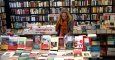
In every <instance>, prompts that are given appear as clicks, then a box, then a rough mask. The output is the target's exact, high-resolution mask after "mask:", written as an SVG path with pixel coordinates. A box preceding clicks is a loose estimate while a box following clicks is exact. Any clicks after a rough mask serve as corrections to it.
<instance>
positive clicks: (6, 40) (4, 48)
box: [1, 36, 9, 50]
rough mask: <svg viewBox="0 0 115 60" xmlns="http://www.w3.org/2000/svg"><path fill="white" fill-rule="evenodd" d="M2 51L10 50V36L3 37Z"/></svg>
mask: <svg viewBox="0 0 115 60" xmlns="http://www.w3.org/2000/svg"><path fill="white" fill-rule="evenodd" d="M1 39H2V41H1V49H2V50H7V49H8V43H9V36H1Z"/></svg>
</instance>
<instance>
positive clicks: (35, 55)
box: [29, 53, 39, 57]
mask: <svg viewBox="0 0 115 60" xmlns="http://www.w3.org/2000/svg"><path fill="white" fill-rule="evenodd" d="M38 55H39V54H38V53H30V55H29V57H37V56H38Z"/></svg>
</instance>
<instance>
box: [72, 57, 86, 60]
mask: <svg viewBox="0 0 115 60" xmlns="http://www.w3.org/2000/svg"><path fill="white" fill-rule="evenodd" d="M74 60H84V59H83V57H74Z"/></svg>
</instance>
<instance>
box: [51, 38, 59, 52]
mask: <svg viewBox="0 0 115 60" xmlns="http://www.w3.org/2000/svg"><path fill="white" fill-rule="evenodd" d="M58 41H59V38H58V37H52V38H51V44H50V50H58Z"/></svg>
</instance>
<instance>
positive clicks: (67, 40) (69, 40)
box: [64, 36, 74, 49]
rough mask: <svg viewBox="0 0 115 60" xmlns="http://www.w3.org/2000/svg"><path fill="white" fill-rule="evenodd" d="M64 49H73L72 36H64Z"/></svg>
mask: <svg viewBox="0 0 115 60" xmlns="http://www.w3.org/2000/svg"><path fill="white" fill-rule="evenodd" d="M64 40H65V45H66V49H73V41H74V36H65V38H64Z"/></svg>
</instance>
